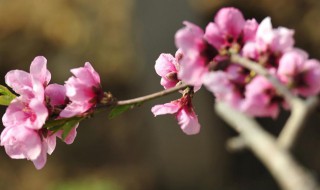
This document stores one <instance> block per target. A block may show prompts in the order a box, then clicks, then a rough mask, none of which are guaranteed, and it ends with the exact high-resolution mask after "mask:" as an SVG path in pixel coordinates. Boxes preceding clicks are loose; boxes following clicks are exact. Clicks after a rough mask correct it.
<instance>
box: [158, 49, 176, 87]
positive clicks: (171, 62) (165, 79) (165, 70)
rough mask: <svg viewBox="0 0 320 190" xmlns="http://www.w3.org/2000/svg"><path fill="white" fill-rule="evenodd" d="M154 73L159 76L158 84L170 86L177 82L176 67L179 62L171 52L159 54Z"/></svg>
mask: <svg viewBox="0 0 320 190" xmlns="http://www.w3.org/2000/svg"><path fill="white" fill-rule="evenodd" d="M154 67H155V70H156V73H157V74H158V75H159V76H161V82H160V84H161V85H162V86H163V87H164V88H165V89H168V88H172V87H174V86H175V85H176V84H177V83H178V82H179V79H178V76H177V73H178V67H179V63H178V62H177V60H176V59H175V58H174V57H173V56H172V55H171V54H164V53H163V54H161V55H160V56H159V58H158V59H157V60H156V64H155V66H154Z"/></svg>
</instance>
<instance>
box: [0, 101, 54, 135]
mask: <svg viewBox="0 0 320 190" xmlns="http://www.w3.org/2000/svg"><path fill="white" fill-rule="evenodd" d="M47 117H48V110H47V108H46V106H45V105H44V103H43V102H42V101H39V100H38V99H36V98H33V99H31V100H24V99H22V97H18V98H16V99H14V100H13V101H12V102H11V104H10V105H9V106H8V108H7V110H6V112H5V114H4V115H3V117H2V122H3V125H4V126H5V127H25V128H29V129H35V130H37V129H41V128H42V126H43V125H44V123H45V121H46V119H47Z"/></svg>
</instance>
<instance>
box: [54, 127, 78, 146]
mask: <svg viewBox="0 0 320 190" xmlns="http://www.w3.org/2000/svg"><path fill="white" fill-rule="evenodd" d="M78 126H79V123H77V124H76V125H75V126H74V127H72V129H71V131H70V132H69V134H68V135H67V137H66V138H65V139H64V142H65V143H66V144H72V143H73V142H74V139H75V138H76V136H77V128H78ZM56 134H57V136H58V137H59V138H61V139H62V137H61V135H62V131H61V130H60V131H58V132H57V133H56Z"/></svg>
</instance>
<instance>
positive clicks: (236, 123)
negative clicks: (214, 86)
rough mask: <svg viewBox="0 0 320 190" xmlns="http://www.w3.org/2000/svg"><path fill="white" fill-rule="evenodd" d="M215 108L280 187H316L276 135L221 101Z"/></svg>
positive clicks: (286, 189)
mask: <svg viewBox="0 0 320 190" xmlns="http://www.w3.org/2000/svg"><path fill="white" fill-rule="evenodd" d="M215 109H216V112H217V113H218V114H219V115H220V116H221V117H222V118H223V119H224V120H225V121H226V122H227V123H228V124H229V125H230V126H231V127H232V128H233V129H235V130H236V131H237V132H239V133H240V136H241V137H242V139H243V140H244V142H245V144H246V145H247V147H248V148H250V149H251V150H252V152H253V153H254V154H255V155H256V156H257V157H258V158H259V159H260V160H261V162H262V163H263V164H264V165H265V166H266V168H267V169H268V170H269V171H270V173H271V174H272V175H273V177H274V178H275V180H276V181H277V182H278V184H279V185H280V187H281V188H282V189H284V190H301V189H303V190H316V189H318V187H319V186H318V184H317V182H316V180H315V179H314V177H313V176H312V175H311V173H310V172H309V171H308V170H306V169H305V168H303V167H302V166H300V165H299V164H298V163H297V162H296V160H294V159H293V157H292V156H291V154H290V153H289V152H288V150H286V149H283V148H282V147H280V146H279V144H278V143H277V142H276V139H275V138H274V137H273V136H272V135H270V134H269V133H267V132H266V131H264V130H263V129H262V127H261V126H260V125H259V124H258V123H257V122H256V121H254V120H253V119H252V118H250V117H248V116H246V115H244V114H243V113H241V112H238V111H235V110H234V109H232V108H230V107H229V106H227V105H226V104H224V103H218V102H217V103H216V105H215Z"/></svg>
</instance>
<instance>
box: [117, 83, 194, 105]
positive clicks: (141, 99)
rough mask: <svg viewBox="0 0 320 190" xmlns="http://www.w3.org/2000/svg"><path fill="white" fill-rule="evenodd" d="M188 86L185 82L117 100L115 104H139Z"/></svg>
mask: <svg viewBox="0 0 320 190" xmlns="http://www.w3.org/2000/svg"><path fill="white" fill-rule="evenodd" d="M188 86H189V85H187V84H181V85H178V86H175V87H173V88H169V89H166V90H162V91H160V92H156V93H153V94H149V95H146V96H141V97H138V98H133V99H129V100H119V101H117V102H116V103H115V105H117V106H122V105H131V104H140V103H143V102H146V101H149V100H153V99H156V98H159V97H162V96H165V95H168V94H172V93H174V92H177V91H179V90H182V89H185V88H187V87H188Z"/></svg>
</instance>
